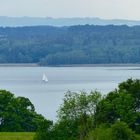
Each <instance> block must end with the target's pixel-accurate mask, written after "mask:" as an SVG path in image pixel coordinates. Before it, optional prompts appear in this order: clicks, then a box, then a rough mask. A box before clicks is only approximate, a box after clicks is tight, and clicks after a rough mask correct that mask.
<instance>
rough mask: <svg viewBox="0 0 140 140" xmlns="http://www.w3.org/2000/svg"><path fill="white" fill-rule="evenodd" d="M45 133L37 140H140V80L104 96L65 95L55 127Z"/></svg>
mask: <svg viewBox="0 0 140 140" xmlns="http://www.w3.org/2000/svg"><path fill="white" fill-rule="evenodd" d="M46 132H47V133H48V132H49V137H48V136H47V135H46V137H44V138H43V139H38V140H137V139H138V140H140V138H139V134H140V80H133V79H128V80H127V81H125V82H123V83H121V84H119V87H118V89H116V90H114V91H112V92H110V93H108V94H107V95H106V96H101V94H100V93H99V92H96V91H95V92H91V93H89V94H88V93H86V92H81V93H73V92H68V93H66V95H65V97H64V100H63V104H62V105H61V106H60V109H59V111H58V121H57V123H56V124H55V125H54V126H53V127H51V129H49V131H46ZM40 134H41V133H38V135H40ZM40 136H41V135H40ZM40 138H41V137H40Z"/></svg>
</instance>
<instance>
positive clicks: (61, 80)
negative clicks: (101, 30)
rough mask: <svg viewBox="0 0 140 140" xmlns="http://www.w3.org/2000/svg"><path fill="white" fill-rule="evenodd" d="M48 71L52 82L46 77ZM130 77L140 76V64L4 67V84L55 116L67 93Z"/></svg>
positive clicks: (0, 83)
mask: <svg viewBox="0 0 140 140" xmlns="http://www.w3.org/2000/svg"><path fill="white" fill-rule="evenodd" d="M44 73H46V75H47V77H48V80H49V82H48V83H44V82H43V81H42V76H43V74H44ZM128 78H139V79H140V68H139V67H0V88H1V89H6V90H9V91H11V92H13V93H14V94H15V95H16V96H24V97H27V98H29V99H30V100H31V101H32V103H33V104H34V105H35V108H36V111H37V112H38V113H41V114H43V115H44V116H45V117H46V118H47V119H51V120H55V119H56V111H57V110H58V108H59V105H60V104H61V103H62V99H63V96H64V93H65V92H67V91H68V90H71V91H81V90H85V91H88V92H89V91H91V90H98V91H101V92H102V93H103V94H106V93H107V92H109V91H111V90H113V89H115V88H116V87H117V85H118V83H120V82H122V81H124V80H126V79H128Z"/></svg>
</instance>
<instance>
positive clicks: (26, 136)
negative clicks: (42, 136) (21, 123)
mask: <svg viewBox="0 0 140 140" xmlns="http://www.w3.org/2000/svg"><path fill="white" fill-rule="evenodd" d="M34 134H35V133H26V132H14V133H13V132H1V133H0V140H33V137H34Z"/></svg>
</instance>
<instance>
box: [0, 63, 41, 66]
mask: <svg viewBox="0 0 140 140" xmlns="http://www.w3.org/2000/svg"><path fill="white" fill-rule="evenodd" d="M38 66H39V65H38V64H36V63H5V64H0V67H38Z"/></svg>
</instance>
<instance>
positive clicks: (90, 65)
mask: <svg viewBox="0 0 140 140" xmlns="http://www.w3.org/2000/svg"><path fill="white" fill-rule="evenodd" d="M0 67H140V64H70V65H46V66H42V65H38V64H37V63H5V64H0Z"/></svg>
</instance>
